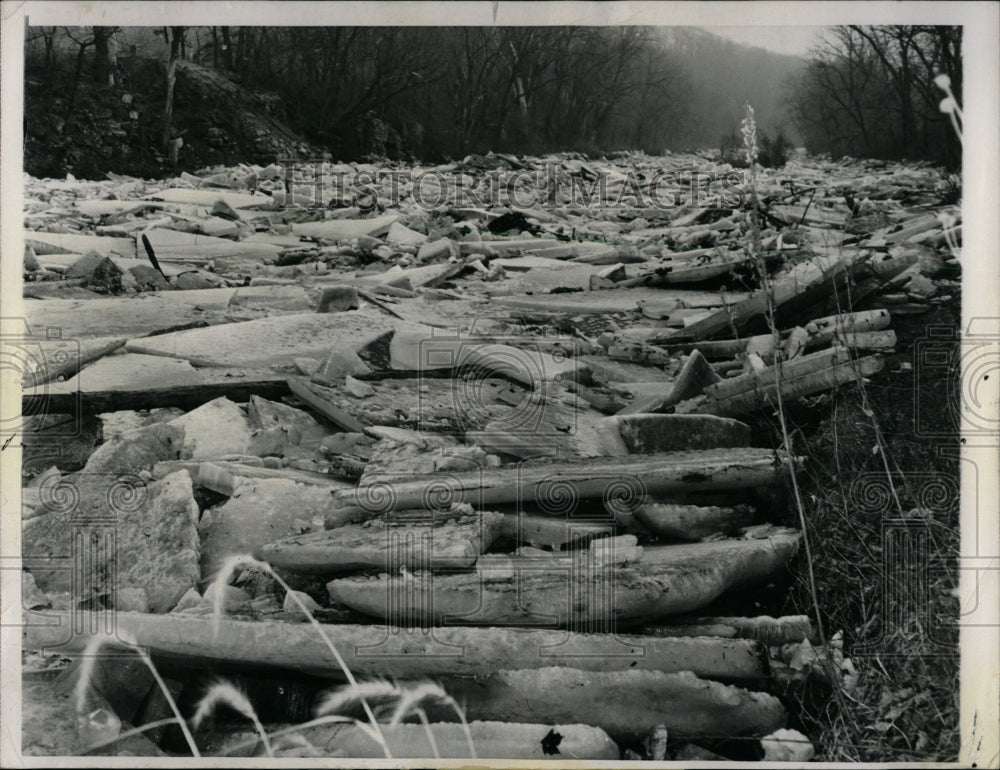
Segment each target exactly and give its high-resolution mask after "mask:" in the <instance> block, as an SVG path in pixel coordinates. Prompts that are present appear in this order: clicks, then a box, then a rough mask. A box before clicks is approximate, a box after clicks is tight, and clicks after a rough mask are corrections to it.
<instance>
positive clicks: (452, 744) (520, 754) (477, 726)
mask: <svg viewBox="0 0 1000 770" xmlns="http://www.w3.org/2000/svg"><path fill="white" fill-rule="evenodd" d="M380 729H381V731H382V737H383V738H384V739H385V742H386V744H387V745H388V747H389V751H390V752H391V753H392V756H393V758H394V759H402V758H404V757H405V758H407V759H430V758H432V757H435V755H436V756H438V757H444V758H454V759H466V758H471V757H472V754H471V753H470V751H469V743H468V739H467V737H466V734H465V730H464V728H463V727H462V725H460V724H458V723H455V722H435V723H433V724H431V725H430V726H429V727H428V728H425V727H424V726H423V725H420V724H398V725H382V726H381V728H380ZM428 730H430V732H431V734H432V735H433V736H434V745H433V746H432V745H431V742H430V739H429V738H428V737H427V731H428ZM297 733H298V735H301V736H302V737H304V738H305V739H306V740H308V741H309V742H310V743H311V744H312V745H313V746H316V747H319V751H320V755H321V756H322V754H323V747H326V746H328V747H330V749H334V750H339V752H342V753H338V754H336V755H335V756H348V757H351V758H352V759H353V758H358V759H362V758H371V759H384V758H385V753H384V751H383V749H382V747H381V746H380V745H379V744H378V743H377V742H376V741H375V739H374V738H373V737H372V736H371V735H369V734H368V733H366V732H365V731H364V730H362V729H361V728H360V727H358V726H357V725H346V724H341V725H326V726H322V727H312V728H308V729H305V730H301V731H297ZM469 733H470V734H471V735H472V744H473V746H474V747H475V750H476V756H477V757H489V758H490V759H604V760H613V761H617V760H618V759H619V758H620V757H621V754H620V750H619V748H618V746H617V744H615V742H614V741H613V740H611V738H609V737H608V734H607V733H606V732H604V730H602V729H601V728H599V727H591V726H590V725H552V724H549V723H545V724H524V723H519V722H471V723H470V724H469ZM279 740H280V739H279ZM257 745H258V742H257V740H255V735H254V734H253V733H249V732H248V733H246V734H243V735H240V736H238V737H237V736H233V738H232V739H231V740H230V741H228V742H227V743H226V744H225V745H223V746H220V748H221V749H223V750H225V748H226V747H227V746H230V747H233V748H231V749H229V750H228V751H226V755H228V756H244V757H249V756H262V754H260V753H259V752H258V753H257V754H254V753H253V752H254V750H255V748H254V747H256V746H257ZM275 745H276V746H277V747H278V748H280V745H281V744H280V743H276V744H275ZM235 746H238V747H239V748H238V749H236V748H235ZM435 748H436V751H435Z"/></svg>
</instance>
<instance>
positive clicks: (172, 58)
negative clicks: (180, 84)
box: [160, 27, 184, 152]
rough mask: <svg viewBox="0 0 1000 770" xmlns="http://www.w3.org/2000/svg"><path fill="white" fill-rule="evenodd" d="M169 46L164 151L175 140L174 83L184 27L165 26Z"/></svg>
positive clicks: (164, 116) (162, 143) (164, 115)
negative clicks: (173, 134)
mask: <svg viewBox="0 0 1000 770" xmlns="http://www.w3.org/2000/svg"><path fill="white" fill-rule="evenodd" d="M163 29H164V33H165V35H166V39H167V47H168V49H169V51H170V55H169V58H168V59H167V98H166V101H165V103H164V105H163V135H162V137H161V142H160V143H161V145H162V147H163V152H169V150H170V143H171V142H172V140H173V136H172V133H173V121H174V83H175V82H176V80H177V59H178V57H179V55H180V45H181V39H182V38H183V37H184V27H164V28H163Z"/></svg>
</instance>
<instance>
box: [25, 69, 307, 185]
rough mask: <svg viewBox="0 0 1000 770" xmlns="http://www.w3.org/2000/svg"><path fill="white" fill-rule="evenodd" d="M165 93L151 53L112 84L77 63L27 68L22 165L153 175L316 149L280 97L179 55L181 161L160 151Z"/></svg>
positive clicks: (59, 172)
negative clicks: (285, 113)
mask: <svg viewBox="0 0 1000 770" xmlns="http://www.w3.org/2000/svg"><path fill="white" fill-rule="evenodd" d="M165 92H166V75H165V67H164V64H163V62H162V61H157V60H154V59H143V58H139V57H135V58H131V59H127V58H122V59H120V60H119V66H118V71H117V72H116V78H115V85H113V86H111V85H106V84H97V83H95V82H93V80H92V78H90V77H89V74H88V73H87V72H83V73H81V76H80V77H77V76H76V74H75V71H74V68H73V67H72V66H71V65H67V66H66V67H64V68H62V69H61V70H59V71H56V72H54V73H53V76H52V77H46V78H42V77H40V76H35V75H34V74H33V73H32V72H31V71H30V69H29V72H28V73H27V77H26V79H25V102H24V131H25V144H24V167H25V170H26V171H27V172H28V173H30V174H32V175H34V176H40V177H46V176H48V177H62V176H65V175H66V174H73V175H74V176H76V177H78V178H82V179H103V178H104V177H105V175H106V174H107V173H108V172H112V173H117V174H126V173H127V174H130V175H134V176H141V177H146V178H151V177H163V176H171V175H176V174H177V173H178V172H180V171H193V170H195V169H199V168H204V167H206V166H213V165H218V164H224V165H232V164H235V163H237V162H248V161H249V162H259V163H264V164H266V163H269V162H272V161H277V160H281V159H284V158H294V157H303V156H305V157H310V156H313V157H314V156H316V155H318V153H319V152H320V151H319V150H317V149H316V148H315V147H314V146H312V145H311V144H310V143H309V142H307V141H306V140H305V139H303V138H302V137H300V136H299V135H298V134H296V133H295V131H293V130H292V129H291V128H289V127H288V126H287V125H286V124H285V123H284V122H283V120H282V107H281V102H280V100H279V99H277V97H274V96H273V95H269V94H264V93H255V92H252V91H250V90H248V89H246V88H244V87H243V86H241V85H239V84H237V83H235V82H233V81H232V80H229V79H228V78H226V77H225V76H224V75H222V74H221V73H219V72H216V71H214V70H212V69H209V68H206V67H202V66H200V65H198V64H195V63H193V62H188V61H181V62H179V63H178V66H177V80H176V84H175V87H174V112H173V122H172V132H173V135H174V136H179V137H181V138H182V139H183V146H182V147H181V149H180V152H179V153H178V157H177V163H176V165H175V164H174V163H173V162H172V161H171V160H170V158H169V157H168V154H167V153H165V152H164V151H163V148H162V135H163V134H162V132H163V109H164V103H165Z"/></svg>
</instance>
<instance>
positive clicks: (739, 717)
mask: <svg viewBox="0 0 1000 770" xmlns="http://www.w3.org/2000/svg"><path fill="white" fill-rule="evenodd" d="M443 684H444V686H445V688H446V689H447V690H448V692H449V694H450V695H451V696H452V697H454V698H456V699H457V700H458V701H459V702H460V703H464V704H465V713H466V718H468V719H484V720H486V719H516V720H519V721H531V722H535V721H543V720H550V721H553V722H570V723H572V722H581V723H583V724H590V725H594V726H596V727H600V728H601V729H603V730H604V731H605V732H607V733H608V735H610V736H611V737H612V738H613V739H615V740H636V739H638V738H643V737H645V736H646V735H648V734H649V732H650V731H651V730H652V729H653V728H655V727H656V726H657V725H665V726H666V728H667V734H668V735H671V736H678V737H681V736H687V737H695V736H701V735H705V734H712V735H722V736H738V735H766V734H767V733H769V732H772V731H774V730H777V729H779V728H781V727H783V726H784V724H785V718H786V714H785V709H784V707H783V706H782V705H781V701H779V700H778V699H777V698H776V697H774V696H773V695H769V694H767V693H761V692H751V691H748V690H743V689H741V688H739V687H736V686H734V685H724V684H720V683H719V682H711V681H707V680H705V679H699V678H698V677H697V676H695V675H694V674H692V673H690V672H686V671H685V672H681V673H676V674H665V673H663V672H662V671H634V670H633V671H610V672H597V671H581V670H579V669H575V668H564V667H561V666H553V667H550V668H543V669H538V670H536V671H500V672H497V673H496V674H493V675H492V676H488V677H484V678H478V679H466V680H458V679H456V680H446V681H445V682H443ZM434 715H435V716H438V717H439V718H442V719H446V718H448V717H447V714H446V712H445V711H444V710H443V709H441V710H437V709H435V711H434ZM451 719H452V720H454V719H455V717H454V716H452V717H451Z"/></svg>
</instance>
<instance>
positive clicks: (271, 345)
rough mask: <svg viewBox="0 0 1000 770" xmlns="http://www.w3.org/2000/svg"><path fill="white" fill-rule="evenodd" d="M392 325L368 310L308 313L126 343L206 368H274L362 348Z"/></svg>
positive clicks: (128, 347) (137, 349)
mask: <svg viewBox="0 0 1000 770" xmlns="http://www.w3.org/2000/svg"><path fill="white" fill-rule="evenodd" d="M393 328H394V325H393V321H392V319H391V318H389V317H387V316H386V315H384V314H380V313H377V312H374V311H371V310H367V309H363V310H349V311H345V312H342V313H338V314H337V315H336V319H335V320H334V321H331V318H330V316H329V315H326V314H316V313H306V314H297V315H283V316H274V317H270V318H258V319H254V320H251V321H243V322H240V323H232V324H224V325H221V326H210V327H207V328H203V329H189V330H186V331H180V332H171V333H169V334H161V335H159V336H156V337H146V338H141V339H132V340H130V341H129V342H128V344H127V345H126V346H125V347H126V350H129V351H131V352H134V353H148V354H150V355H160V356H170V357H173V358H181V359H185V360H188V361H191V363H193V364H196V365H201V366H256V367H273V366H281V365H290V364H294V362H295V359H296V358H302V357H312V358H322V357H323V356H324V355H325V354H326V353H327V352H329V351H330V350H331V349H333V348H335V347H337V346H338V345H342V344H347V345H350V346H351V347H352V348H353V349H355V350H360V349H361V348H363V347H365V346H366V345H368V344H370V343H372V342H374V341H375V340H376V339H378V338H379V337H380V336H382V335H383V334H385V333H386V332H388V331H391V330H392V329H393Z"/></svg>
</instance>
